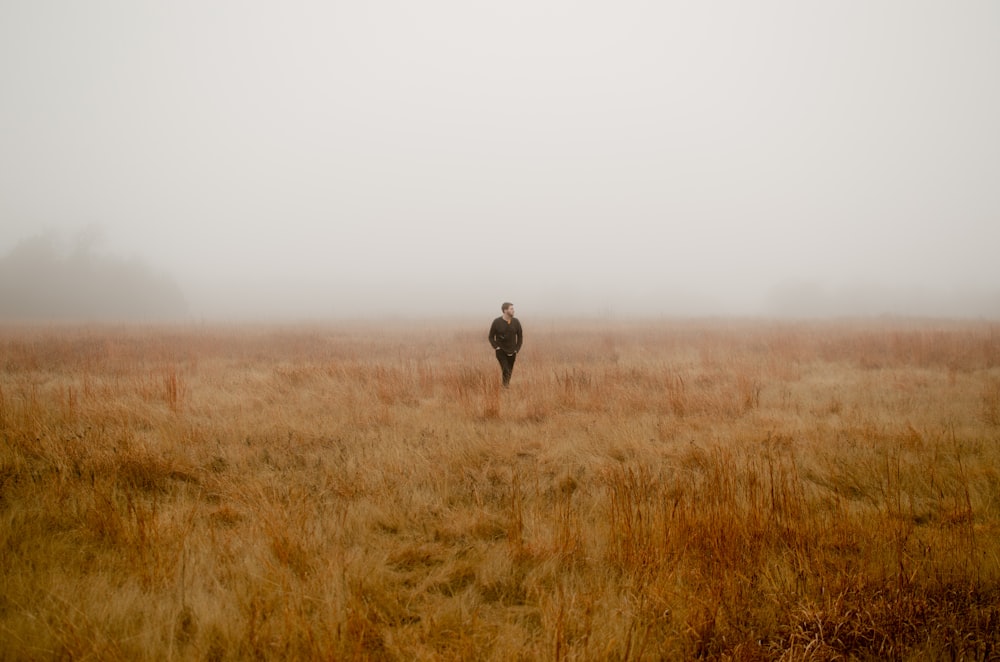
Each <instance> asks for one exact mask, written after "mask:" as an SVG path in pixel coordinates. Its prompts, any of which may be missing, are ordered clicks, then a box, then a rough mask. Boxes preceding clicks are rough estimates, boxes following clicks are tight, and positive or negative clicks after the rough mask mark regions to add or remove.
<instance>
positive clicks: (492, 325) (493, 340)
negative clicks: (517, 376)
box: [486, 320, 500, 351]
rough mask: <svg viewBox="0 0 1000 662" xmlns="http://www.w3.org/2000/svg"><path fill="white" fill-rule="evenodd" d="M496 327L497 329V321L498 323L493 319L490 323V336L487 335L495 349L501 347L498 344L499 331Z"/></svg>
mask: <svg viewBox="0 0 1000 662" xmlns="http://www.w3.org/2000/svg"><path fill="white" fill-rule="evenodd" d="M496 329H497V323H496V320H493V321H492V322H491V323H490V334H489V335H488V336H486V339H487V340H489V341H490V347H492V348H493V349H494V351H495V350H498V349H500V348H499V347H498V346H497V341H496V336H497V331H496Z"/></svg>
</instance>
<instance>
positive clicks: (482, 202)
mask: <svg viewBox="0 0 1000 662" xmlns="http://www.w3.org/2000/svg"><path fill="white" fill-rule="evenodd" d="M998 118H1000V4H998V3H996V2H992V1H983V2H969V1H964V0H960V1H956V2H922V1H919V0H918V1H887V2H877V3H872V2H860V1H850V0H849V1H846V2H827V3H819V2H776V1H773V0H764V1H761V2H753V3H747V2H738V1H736V0H732V1H720V2H669V1H664V2H638V1H635V0H625V1H623V2H613V3H612V2H588V1H579V2H571V1H549V0H535V1H527V0H511V1H507V2H502V3H500V2H490V3H487V2H478V1H475V0H454V1H445V0H428V1H426V2H402V1H399V2H389V1H384V0H375V1H370V2H369V1H366V2H352V3H348V2H319V1H316V2H310V1H294V0H293V1H291V2H281V3H278V2H265V1H263V0H242V1H239V2H237V1H226V0H218V1H213V2H195V1H191V0H177V1H171V2H168V3H164V2H136V1H133V0H120V1H113V0H92V1H88V2H70V1H68V0H65V1H59V0H50V1H38V0H5V1H4V2H2V3H0V316H2V317H4V318H8V319H9V318H12V317H42V318H45V317H72V318H78V317H130V318H181V319H188V318H196V319H287V318H344V317H366V316H386V315H393V316H395V315H402V316H434V315H471V316H480V317H483V318H484V319H488V318H490V317H493V316H495V315H498V314H499V305H500V303H501V302H502V301H504V300H510V301H513V302H515V303H516V305H517V309H518V315H519V316H520V317H522V318H530V317H538V316H542V315H545V316H552V315H592V314H594V315H807V316H812V315H857V314H860V315H881V314H904V315H942V316H971V317H1000V260H998V259H997V255H996V253H997V249H998V247H1000V128H998ZM126 283H127V284H128V285H127V286H126ZM142 302H144V303H142ZM140 303H142V305H140ZM143 306H145V307H143Z"/></svg>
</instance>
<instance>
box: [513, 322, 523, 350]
mask: <svg viewBox="0 0 1000 662" xmlns="http://www.w3.org/2000/svg"><path fill="white" fill-rule="evenodd" d="M523 342H524V329H523V328H522V327H521V322H520V320H519V321H518V323H517V345H516V347H515V348H514V352H520V351H521V343H523Z"/></svg>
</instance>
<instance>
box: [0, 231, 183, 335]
mask: <svg viewBox="0 0 1000 662" xmlns="http://www.w3.org/2000/svg"><path fill="white" fill-rule="evenodd" d="M92 243H93V242H92V241H88V240H86V239H83V240H78V241H77V243H76V245H75V246H74V247H73V248H72V249H71V250H69V251H66V250H62V249H61V248H60V246H59V243H58V242H57V241H56V238H55V237H53V236H51V235H40V236H36V237H31V238H29V239H25V240H23V241H21V242H20V243H19V244H17V245H16V246H15V247H14V248H13V249H12V250H11V251H10V252H9V253H8V254H7V255H5V256H3V257H2V258H0V318H2V319H4V320H53V319H56V320H163V319H170V318H177V317H180V316H182V315H184V314H185V313H186V311H187V304H186V302H185V300H184V295H183V293H182V292H181V290H180V288H179V287H178V286H177V284H176V283H175V282H174V281H173V280H172V279H171V278H170V277H169V276H166V275H162V274H158V273H156V272H154V271H153V270H152V269H151V268H150V267H149V266H148V265H147V264H145V263H144V262H143V261H142V260H139V259H122V258H118V257H115V256H112V255H106V254H99V253H97V252H95V251H94V250H93V247H92Z"/></svg>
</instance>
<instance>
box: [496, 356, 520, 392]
mask: <svg viewBox="0 0 1000 662" xmlns="http://www.w3.org/2000/svg"><path fill="white" fill-rule="evenodd" d="M516 358H517V354H511V355H510V356H507V352H505V351H503V350H502V349H498V350H497V361H499V362H500V370H502V371H503V385H504V386H510V373H512V372H514V359H516Z"/></svg>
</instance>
